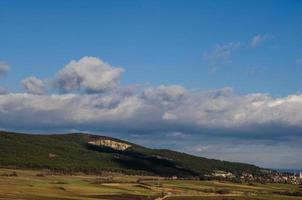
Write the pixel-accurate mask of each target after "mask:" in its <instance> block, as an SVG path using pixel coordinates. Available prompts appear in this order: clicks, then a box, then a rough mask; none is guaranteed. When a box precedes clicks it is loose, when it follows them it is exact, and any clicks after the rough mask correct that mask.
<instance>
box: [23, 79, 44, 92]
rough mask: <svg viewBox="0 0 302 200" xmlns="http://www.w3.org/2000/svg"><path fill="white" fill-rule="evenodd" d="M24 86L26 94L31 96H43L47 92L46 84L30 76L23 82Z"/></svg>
mask: <svg viewBox="0 0 302 200" xmlns="http://www.w3.org/2000/svg"><path fill="white" fill-rule="evenodd" d="M21 83H22V86H23V88H24V89H25V90H26V92H28V93H31V94H43V93H44V92H45V84H44V82H43V81H42V80H41V79H38V78H37V77H35V76H30V77H27V78H25V79H23V80H22V82H21Z"/></svg>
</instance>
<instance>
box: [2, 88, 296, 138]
mask: <svg viewBox="0 0 302 200" xmlns="http://www.w3.org/2000/svg"><path fill="white" fill-rule="evenodd" d="M171 87H172V88H174V86H171ZM163 88H164V91H165V90H166V89H167V88H169V86H161V87H158V88H153V89H152V92H151V93H150V88H146V89H145V90H143V91H141V92H136V93H133V94H131V95H124V94H123V93H119V92H114V93H106V94H86V95H80V94H61V95H31V94H26V93H25V94H20V93H19V94H12V93H10V94H3V95H1V96H0V123H1V124H5V126H8V127H7V128H9V126H12V127H15V126H16V123H15V122H16V121H19V122H20V124H19V125H22V126H24V127H25V128H28V129H31V128H34V127H37V126H39V127H40V126H45V127H49V126H51V127H57V126H58V127H62V128H64V127H65V128H69V129H71V128H81V127H94V128H96V129H102V128H104V127H108V126H110V128H112V129H119V130H127V129H131V130H137V131H146V130H150V129H152V130H155V131H156V130H158V131H160V130H166V131H169V132H181V131H182V130H183V129H184V130H185V132H190V130H195V131H196V130H197V131H198V130H201V131H200V132H202V130H203V129H209V128H235V129H236V128H242V127H249V126H261V125H263V126H270V125H272V124H278V125H281V126H286V127H296V126H298V127H301V126H302V95H300V94H296V95H289V96H287V97H283V98H273V97H271V96H269V95H267V94H248V95H236V94H234V93H233V92H232V90H231V89H230V88H223V89H221V90H216V91H207V92H189V91H187V90H185V91H182V90H176V92H175V91H174V89H173V91H174V92H171V91H169V92H166V93H165V92H164V95H163V94H162V92H163ZM170 89H171V88H170ZM179 91H182V92H179ZM146 94H148V95H146ZM180 129H182V130H180ZM264 134H265V133H264ZM287 134H290V133H287Z"/></svg>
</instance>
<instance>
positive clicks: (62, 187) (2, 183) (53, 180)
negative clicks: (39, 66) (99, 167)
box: [0, 168, 302, 200]
mask: <svg viewBox="0 0 302 200" xmlns="http://www.w3.org/2000/svg"><path fill="white" fill-rule="evenodd" d="M301 191H302V188H301V186H298V185H288V184H234V183H230V182H219V181H193V180H164V179H163V178H160V177H151V176H127V175H121V174H113V173H104V174H102V175H98V176H96V175H84V174H76V175H60V174H53V173H50V172H48V171H44V170H15V169H4V168H0V200H10V199H12V200H155V199H156V200H294V199H297V200H299V199H301V200H302V197H299V196H293V195H295V194H297V193H299V192H300V194H301Z"/></svg>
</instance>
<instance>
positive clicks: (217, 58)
mask: <svg viewBox="0 0 302 200" xmlns="http://www.w3.org/2000/svg"><path fill="white" fill-rule="evenodd" d="M241 46H242V44H241V43H240V42H231V43H228V44H224V45H220V44H217V45H216V46H215V47H214V48H213V50H212V51H208V52H205V53H204V54H203V59H204V60H205V61H211V62H215V63H218V62H221V63H228V62H230V57H231V55H232V53H233V52H234V51H235V50H236V49H238V48H240V47H241Z"/></svg>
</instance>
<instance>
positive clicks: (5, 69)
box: [0, 62, 10, 76]
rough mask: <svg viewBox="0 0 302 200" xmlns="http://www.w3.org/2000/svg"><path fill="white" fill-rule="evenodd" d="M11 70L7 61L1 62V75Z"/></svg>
mask: <svg viewBox="0 0 302 200" xmlns="http://www.w3.org/2000/svg"><path fill="white" fill-rule="evenodd" d="M9 70H10V66H9V65H8V64H7V63H5V62H0V76H3V75H5V74H6V73H7V72H8V71H9Z"/></svg>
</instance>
